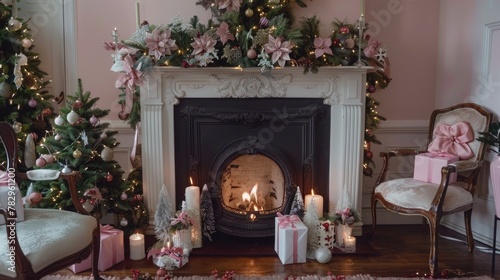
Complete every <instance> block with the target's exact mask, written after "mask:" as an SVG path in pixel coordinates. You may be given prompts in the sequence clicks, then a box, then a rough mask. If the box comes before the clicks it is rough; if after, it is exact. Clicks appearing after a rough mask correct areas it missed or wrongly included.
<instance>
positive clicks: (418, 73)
mask: <svg viewBox="0 0 500 280" xmlns="http://www.w3.org/2000/svg"><path fill="white" fill-rule="evenodd" d="M366 6H367V12H366V17H367V22H368V23H369V24H370V26H371V29H370V31H371V33H372V35H373V36H374V37H376V38H378V39H379V40H381V41H382V42H383V44H384V45H385V46H386V47H387V49H388V55H389V57H390V61H391V76H392V78H393V80H392V83H391V84H390V85H389V87H388V88H387V89H386V90H384V91H381V92H378V93H375V95H374V97H375V98H376V99H377V100H379V101H380V102H381V106H380V108H379V113H380V114H381V115H383V116H384V117H386V118H387V119H389V120H427V119H428V118H429V115H430V113H431V111H432V110H433V109H434V108H435V106H434V98H435V88H436V64H437V59H438V57H437V43H438V31H439V28H438V23H439V22H438V16H439V1H435V0H419V1H411V0H401V1H398V0H387V1H380V0H377V1H367V4H366Z"/></svg>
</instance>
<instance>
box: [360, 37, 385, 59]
mask: <svg viewBox="0 0 500 280" xmlns="http://www.w3.org/2000/svg"><path fill="white" fill-rule="evenodd" d="M381 44H382V43H381V42H380V41H379V40H377V39H373V38H370V41H368V46H367V47H366V48H365V49H364V50H363V53H364V54H365V55H366V57H369V58H374V57H375V55H376V54H377V53H378V49H379V47H380V45H381Z"/></svg>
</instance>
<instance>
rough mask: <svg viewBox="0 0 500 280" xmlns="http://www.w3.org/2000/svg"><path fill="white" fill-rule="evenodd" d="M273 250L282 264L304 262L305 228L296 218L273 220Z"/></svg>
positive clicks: (305, 249) (289, 216)
mask: <svg viewBox="0 0 500 280" xmlns="http://www.w3.org/2000/svg"><path fill="white" fill-rule="evenodd" d="M274 250H275V251H276V253H278V256H279V258H280V260H281V263H283V264H292V263H305V262H306V251H307V227H306V226H305V225H304V224H303V223H302V221H301V220H300V219H299V217H298V216H295V215H293V216H292V215H285V216H279V217H276V218H275V236H274Z"/></svg>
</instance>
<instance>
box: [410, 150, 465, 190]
mask: <svg viewBox="0 0 500 280" xmlns="http://www.w3.org/2000/svg"><path fill="white" fill-rule="evenodd" d="M455 161H458V156H455V155H450V154H433V153H423V154H418V155H416V156H415V168H414V172H413V179H415V180H419V181H424V182H428V183H434V184H439V183H441V169H442V168H443V167H445V166H447V165H448V164H450V163H453V162H455ZM456 181H457V173H456V172H453V173H451V174H450V179H449V181H448V183H450V184H451V183H455V182H456Z"/></svg>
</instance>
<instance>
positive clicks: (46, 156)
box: [41, 154, 54, 163]
mask: <svg viewBox="0 0 500 280" xmlns="http://www.w3.org/2000/svg"><path fill="white" fill-rule="evenodd" d="M41 157H42V158H44V159H45V161H46V162H47V163H53V162H54V156H53V155H51V154H44V155H41Z"/></svg>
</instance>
